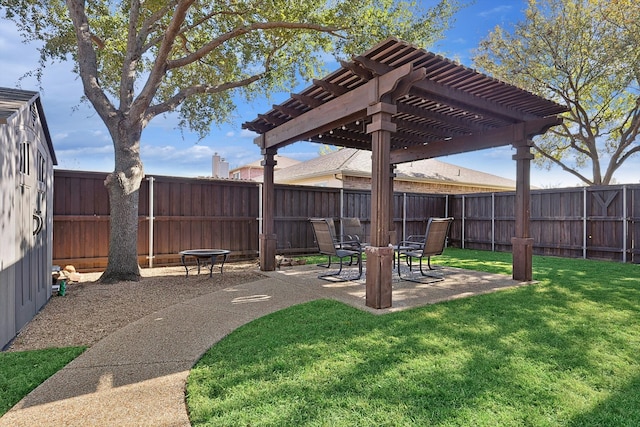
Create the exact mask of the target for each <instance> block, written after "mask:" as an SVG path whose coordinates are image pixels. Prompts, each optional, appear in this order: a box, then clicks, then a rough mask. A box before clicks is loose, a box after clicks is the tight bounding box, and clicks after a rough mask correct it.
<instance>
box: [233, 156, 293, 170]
mask: <svg viewBox="0 0 640 427" xmlns="http://www.w3.org/2000/svg"><path fill="white" fill-rule="evenodd" d="M273 158H274V159H275V161H276V162H277V164H276V169H284V168H288V167H289V166H293V165H295V164H298V163H300V160H296V159H292V158H291V157H285V156H281V155H279V154H276V155H275V156H273ZM261 162H262V159H260V160H256V161H255V162H251V163H247V164H246V165H242V166H238V167H237V168H234V169H233V170H238V169H242V168H246V167H251V168H261V167H262V163H261Z"/></svg>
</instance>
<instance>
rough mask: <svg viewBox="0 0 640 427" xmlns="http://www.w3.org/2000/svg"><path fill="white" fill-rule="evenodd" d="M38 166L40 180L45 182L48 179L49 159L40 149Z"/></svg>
mask: <svg viewBox="0 0 640 427" xmlns="http://www.w3.org/2000/svg"><path fill="white" fill-rule="evenodd" d="M37 168H38V182H40V183H44V182H45V180H46V171H47V160H46V159H45V157H44V156H43V155H42V153H41V152H40V151H39V150H38V163H37Z"/></svg>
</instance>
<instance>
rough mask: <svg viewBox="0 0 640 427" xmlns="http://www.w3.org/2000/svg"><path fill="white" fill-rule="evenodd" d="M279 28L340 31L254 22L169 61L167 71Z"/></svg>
mask: <svg viewBox="0 0 640 427" xmlns="http://www.w3.org/2000/svg"><path fill="white" fill-rule="evenodd" d="M280 28H286V29H291V30H312V31H318V32H324V33H328V34H332V35H334V36H336V37H340V35H339V34H337V31H339V30H340V28H339V27H327V26H323V25H317V24H307V23H303V22H256V23H253V24H249V25H245V26H242V27H237V28H235V29H234V30H232V31H229V32H228V33H226V34H223V35H221V36H220V37H217V38H215V39H213V40H212V41H210V42H209V43H207V44H206V45H204V46H202V47H201V48H200V49H198V50H196V51H195V52H193V53H190V54H189V55H186V56H184V57H182V58H180V59H175V60H172V61H169V62H168V63H167V69H168V70H171V69H173V68H180V67H184V66H185V65H189V64H191V63H193V62H195V61H198V60H200V59H202V58H204V57H205V56H206V55H208V54H209V53H211V52H212V51H213V50H214V49H216V48H218V47H219V46H221V45H222V44H223V43H225V42H227V41H229V40H231V39H234V38H236V37H240V36H242V35H244V34H248V33H250V32H252V31H259V30H272V29H280Z"/></svg>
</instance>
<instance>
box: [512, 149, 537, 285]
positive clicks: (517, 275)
mask: <svg viewBox="0 0 640 427" xmlns="http://www.w3.org/2000/svg"><path fill="white" fill-rule="evenodd" d="M532 144H533V142H532V141H530V140H529V139H526V138H525V139H523V140H522V141H518V142H516V143H514V144H513V145H514V147H515V148H516V154H515V155H514V156H513V160H515V161H516V200H515V203H516V206H515V216H516V217H515V236H514V237H512V238H511V246H512V252H513V261H512V262H513V279H514V280H521V281H531V280H532V278H533V238H531V237H530V231H529V222H530V219H531V175H530V171H531V160H533V154H531V145H532Z"/></svg>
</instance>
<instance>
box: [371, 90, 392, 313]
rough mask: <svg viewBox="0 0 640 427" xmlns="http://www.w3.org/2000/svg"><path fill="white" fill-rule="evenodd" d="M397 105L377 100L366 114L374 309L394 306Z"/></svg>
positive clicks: (372, 303)
mask: <svg viewBox="0 0 640 427" xmlns="http://www.w3.org/2000/svg"><path fill="white" fill-rule="evenodd" d="M395 113H396V106H395V105H394V104H389V103H385V102H378V103H376V104H374V105H371V106H369V108H368V109H367V115H368V116H369V117H371V124H369V125H368V126H367V133H369V134H371V235H370V239H371V245H370V246H368V247H367V248H366V249H365V251H366V254H367V270H366V305H367V306H368V307H373V308H388V307H391V294H392V289H391V274H392V270H393V266H392V263H393V248H391V247H389V226H390V224H391V215H392V214H391V212H392V209H393V203H391V201H392V198H393V191H392V187H391V185H390V184H389V180H390V179H391V171H390V168H389V163H390V153H391V133H392V132H395V131H396V125H395V124H394V123H393V122H391V116H392V115H393V114H395Z"/></svg>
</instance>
